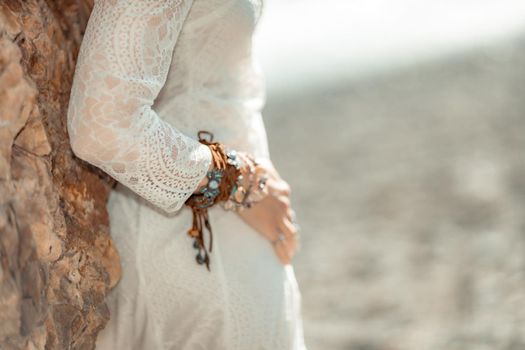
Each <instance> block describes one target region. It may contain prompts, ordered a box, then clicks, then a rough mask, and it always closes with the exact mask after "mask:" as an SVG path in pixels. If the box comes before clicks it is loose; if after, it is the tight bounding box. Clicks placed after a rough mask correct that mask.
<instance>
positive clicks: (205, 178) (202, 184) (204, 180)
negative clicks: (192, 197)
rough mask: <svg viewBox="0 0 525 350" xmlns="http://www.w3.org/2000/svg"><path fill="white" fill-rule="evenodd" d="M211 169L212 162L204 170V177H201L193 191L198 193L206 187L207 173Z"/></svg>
mask: <svg viewBox="0 0 525 350" xmlns="http://www.w3.org/2000/svg"><path fill="white" fill-rule="evenodd" d="M212 169H213V162H210V166H209V167H208V170H207V171H206V174H204V177H203V178H202V180H201V182H199V185H198V186H197V188H196V189H195V191H193V193H195V194H198V193H201V190H202V189H203V188H204V187H206V185H207V184H208V173H209V172H210V171H211V170H212Z"/></svg>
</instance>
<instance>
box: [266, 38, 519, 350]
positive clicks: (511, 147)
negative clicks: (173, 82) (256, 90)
mask: <svg viewBox="0 0 525 350" xmlns="http://www.w3.org/2000/svg"><path fill="white" fill-rule="evenodd" d="M524 114H525V39H524V40H517V41H513V42H512V43H502V44H500V45H499V46H496V47H491V48H484V49H478V50H474V51H473V52H471V53H469V54H465V55H463V56H461V57H454V58H450V59H444V60H438V61H434V62H428V63H425V64H421V65H418V66H414V67H412V68H410V69H405V70H402V71H397V72H391V73H389V74H383V75H381V76H375V77H370V78H368V79H363V80H361V81H350V82H334V85H333V86H330V87H325V88H323V87H319V88H318V89H316V90H312V91H303V92H297V93H296V94H295V95H293V96H292V95H289V96H272V94H271V91H269V96H268V102H267V105H266V108H265V110H264V117H265V123H266V126H267V129H268V136H269V140H270V152H271V155H272V159H273V160H274V163H275V164H276V166H277V168H278V169H279V170H280V172H281V174H282V176H283V177H284V178H285V179H286V180H287V181H288V182H289V183H290V184H291V185H292V191H293V193H292V200H293V203H294V207H295V209H296V211H297V213H298V221H299V223H300V224H301V226H302V250H301V251H300V252H299V254H298V255H297V257H296V259H295V262H294V265H295V269H296V274H297V279H298V282H299V284H300V287H301V290H302V295H303V314H304V322H305V333H306V341H307V346H308V347H309V350H343V349H351V350H395V349H396V350H397V349H403V350H427V349H430V350H434V349H436V350H442V349H443V350H445V349H446V350H471V349H472V350H485V349H487V350H499V349H505V350H518V349H519V350H521V349H525V155H524V149H525V115H524Z"/></svg>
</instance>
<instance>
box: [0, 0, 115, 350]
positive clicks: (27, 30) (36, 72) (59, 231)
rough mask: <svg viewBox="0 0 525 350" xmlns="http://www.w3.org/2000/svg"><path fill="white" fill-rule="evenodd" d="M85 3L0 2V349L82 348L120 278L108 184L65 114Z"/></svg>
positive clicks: (89, 344)
mask: <svg viewBox="0 0 525 350" xmlns="http://www.w3.org/2000/svg"><path fill="white" fill-rule="evenodd" d="M91 8H92V3H91V1H89V0H77V1H74V0H48V1H43V0H41V1H38V0H3V1H1V2H0V349H92V348H94V341H95V338H96V335H97V333H98V331H99V330H100V329H102V328H103V327H104V325H105V323H106V322H107V320H108V318H109V313H108V309H107V306H106V304H105V302H104V298H105V296H106V294H107V293H108V291H109V289H110V288H111V287H113V286H114V285H115V284H116V283H117V282H118V280H119V278H120V274H121V271H120V261H119V258H118V254H117V252H116V250H115V248H114V246H113V245H112V242H111V240H110V237H109V225H108V224H109V222H108V215H107V211H106V206H105V204H106V199H107V196H108V194H109V190H110V188H111V182H110V179H109V178H108V177H107V176H105V175H104V174H103V173H102V172H100V171H97V170H96V169H95V168H93V167H90V166H89V165H87V164H85V163H83V162H81V161H80V160H78V159H77V158H75V157H74V155H73V153H72V151H71V149H70V146H69V139H68V135H67V130H66V111H67V104H68V99H69V91H70V87H71V81H72V77H73V72H74V67H75V62H76V57H77V53H78V48H79V44H80V41H81V38H82V34H83V30H84V28H85V26H86V23H87V19H88V17H89V12H90V10H91Z"/></svg>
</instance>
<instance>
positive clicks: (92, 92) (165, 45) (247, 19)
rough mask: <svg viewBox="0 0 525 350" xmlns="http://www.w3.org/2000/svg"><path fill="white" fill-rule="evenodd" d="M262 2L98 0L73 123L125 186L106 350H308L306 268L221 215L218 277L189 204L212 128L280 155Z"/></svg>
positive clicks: (77, 135) (116, 226) (114, 231)
mask: <svg viewBox="0 0 525 350" xmlns="http://www.w3.org/2000/svg"><path fill="white" fill-rule="evenodd" d="M262 5H263V4H262V0H95V3H94V8H93V12H92V14H91V16H90V19H89V22H88V25H87V28H86V32H85V35H84V39H83V42H82V45H81V48H80V52H79V56H78V63H77V67H76V71H75V76H74V79H73V86H72V90H71V95H70V103H69V109H68V124H67V127H68V131H69V137H70V141H71V145H72V148H73V151H74V153H75V154H76V155H77V156H78V157H80V158H82V159H84V160H86V161H87V162H89V163H91V164H93V165H95V166H97V167H99V168H101V169H102V170H104V171H105V172H107V173H108V174H109V175H111V176H112V177H114V178H115V179H116V180H117V181H118V185H117V187H116V188H115V190H114V191H112V192H111V195H110V197H109V202H108V211H109V215H110V225H111V235H112V237H113V240H114V242H115V245H116V247H117V249H118V250H119V253H120V256H121V262H122V268H123V275H122V279H121V280H120V282H119V283H118V284H117V286H116V287H115V288H114V289H113V290H112V291H111V292H110V293H109V296H108V306H109V309H110V313H111V318H110V321H109V323H108V325H107V326H106V328H104V329H103V330H102V331H101V332H100V334H99V337H98V340H97V349H103V350H104V349H112V350H115V349H127V350H128V349H132V350H133V349H148V350H149V349H177V350H190V349H199V350H203V349H219V350H221V349H228V350H237V349H239V350H241V349H242V350H247V349H250V350H252V349H253V350H263V349H265V350H266V349H268V350H269V349H271V350H306V347H305V345H304V341H303V327H302V320H301V294H300V291H299V288H298V285H297V281H296V279H295V274H294V270H293V266H292V265H284V266H283V265H282V264H281V263H280V262H279V260H278V258H277V256H276V255H275V253H274V251H273V249H272V246H271V243H270V242H269V241H268V240H267V239H266V238H263V237H262V236H261V235H260V234H258V233H257V232H256V231H255V230H254V229H252V228H251V227H250V226H249V225H247V224H246V223H245V222H244V221H243V220H242V219H240V218H239V217H238V216H237V215H236V214H235V213H234V212H232V211H225V210H224V209H222V208H221V207H220V206H214V207H212V208H211V209H210V210H209V216H210V221H211V225H212V228H213V250H212V251H211V253H210V259H211V264H210V269H211V271H208V270H207V269H206V267H205V266H204V265H198V264H197V263H196V261H195V255H196V250H195V249H194V248H193V246H192V243H193V240H192V239H191V237H189V236H188V235H187V230H188V229H189V228H190V227H191V220H192V215H191V211H190V210H189V209H188V208H187V207H185V206H184V205H183V204H184V202H185V200H186V199H187V198H188V197H189V196H190V195H191V194H192V192H193V191H194V190H195V189H196V188H197V186H198V184H199V182H200V181H201V180H202V178H203V177H204V176H205V174H206V171H207V169H208V166H209V165H210V163H211V153H210V151H209V149H208V147H207V146H205V145H202V144H201V143H199V142H198V141H197V132H198V131H199V130H208V131H211V132H212V133H213V134H214V140H217V141H220V142H222V143H224V144H226V145H227V146H229V147H231V148H234V149H237V150H239V151H246V152H250V153H252V154H253V155H254V156H256V157H267V158H269V157H270V155H269V152H268V145H267V138H266V131H265V128H264V123H263V120H262V115H261V111H262V108H263V106H264V104H265V101H266V93H265V80H264V76H263V74H262V70H261V68H260V66H259V64H258V62H257V61H256V60H255V59H254V58H253V55H252V37H253V32H254V30H255V28H256V25H257V22H258V20H259V18H260V16H261V13H262ZM208 239H209V236H207V235H205V240H206V246H208V243H209V242H208Z"/></svg>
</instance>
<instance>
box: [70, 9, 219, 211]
mask: <svg viewBox="0 0 525 350" xmlns="http://www.w3.org/2000/svg"><path fill="white" fill-rule="evenodd" d="M191 5H192V0H149V1H147V0H96V1H95V4H94V7H93V11H92V13H91V16H90V18H89V22H88V25H87V27H86V32H85V35H84V39H83V41H82V45H81V47H80V52H79V56H78V63H77V67H76V70H75V75H74V79H73V86H72V89H71V95H70V100H69V107H68V117H67V120H68V123H67V125H68V132H69V137H70V142H71V147H72V149H73V152H74V153H75V154H76V155H77V156H78V157H79V158H82V159H84V160H85V161H87V162H89V163H91V164H93V165H95V166H97V167H99V168H101V169H102V170H104V171H105V172H106V173H108V174H109V175H111V176H112V177H114V178H115V179H116V180H117V181H119V182H120V183H122V184H124V185H126V186H127V187H129V188H130V189H131V190H133V191H134V192H136V193H137V194H139V195H140V196H142V197H143V198H145V199H146V200H147V201H149V202H151V203H152V204H154V205H155V206H157V207H159V208H161V209H163V210H164V211H166V212H168V213H171V212H175V211H177V210H179V209H180V208H181V207H182V205H183V204H184V202H185V201H186V199H187V198H188V197H189V196H190V195H191V194H192V193H193V191H194V190H195V189H196V188H197V186H198V184H199V182H200V181H201V180H202V179H203V178H204V176H205V175H206V172H207V169H208V167H209V165H210V164H211V161H212V158H211V152H210V150H209V148H208V147H207V146H205V145H203V144H201V143H200V142H199V141H197V140H196V139H193V138H191V137H188V136H186V135H184V134H183V133H181V132H180V131H178V130H177V129H176V128H175V127H174V126H172V125H170V124H169V123H167V122H166V121H165V120H163V119H162V118H160V117H159V115H158V114H157V113H156V112H155V111H154V110H153V109H152V106H153V102H154V100H155V98H156V97H157V96H158V94H159V92H160V90H161V88H162V87H163V85H164V83H165V81H166V78H167V74H168V70H169V66H170V63H171V59H172V54H173V50H174V47H175V43H176V41H177V38H178V36H179V33H180V30H181V28H182V24H183V22H184V19H185V18H186V16H187V14H188V12H189V9H190V7H191Z"/></svg>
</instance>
